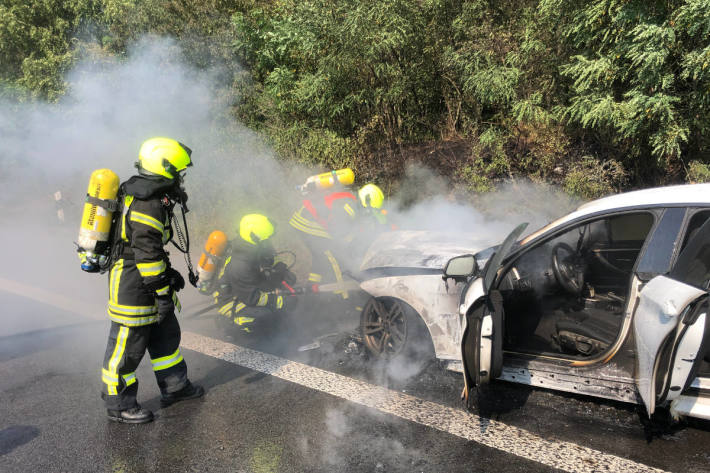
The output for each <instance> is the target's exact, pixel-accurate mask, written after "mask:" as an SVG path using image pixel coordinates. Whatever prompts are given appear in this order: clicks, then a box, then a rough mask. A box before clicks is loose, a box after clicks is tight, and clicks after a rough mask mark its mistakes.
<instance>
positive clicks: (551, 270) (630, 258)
mask: <svg viewBox="0 0 710 473" xmlns="http://www.w3.org/2000/svg"><path fill="white" fill-rule="evenodd" d="M653 222H654V215H653V214H652V213H650V212H634V213H626V214H620V215H615V216H609V217H605V218H601V219H597V220H593V221H588V222H584V223H582V224H580V225H577V226H574V227H573V228H571V229H568V230H566V231H565V232H564V233H562V234H560V235H558V236H557V237H555V238H553V239H552V240H547V241H544V242H540V243H537V244H536V245H535V246H534V247H533V248H531V249H530V250H528V251H526V252H525V253H523V254H522V255H520V256H519V257H517V258H516V259H515V260H514V261H513V262H512V266H509V268H510V269H508V270H507V272H506V273H505V275H504V276H503V278H501V280H500V283H499V285H498V289H499V290H500V292H501V294H502V295H503V308H504V311H505V331H504V341H503V349H504V350H505V351H512V352H519V353H531V354H550V355H553V356H561V357H563V358H573V359H584V358H589V357H593V356H596V355H598V354H600V353H602V352H604V351H605V350H606V349H607V348H608V347H609V346H610V345H611V344H613V342H614V340H615V339H616V337H617V335H618V333H619V331H620V329H621V326H622V322H623V315H624V311H625V309H626V305H627V298H628V292H629V285H630V283H631V277H632V273H633V269H634V266H635V264H636V260H637V259H638V256H639V254H640V252H641V248H642V247H643V245H644V242H645V240H646V238H647V237H648V234H649V232H650V230H651V227H652V226H653Z"/></svg>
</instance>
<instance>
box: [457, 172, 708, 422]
mask: <svg viewBox="0 0 710 473" xmlns="http://www.w3.org/2000/svg"><path fill="white" fill-rule="evenodd" d="M525 229H526V225H525V224H521V225H519V226H518V227H516V228H515V229H514V230H513V231H512V232H511V233H510V235H509V236H508V237H507V238H506V239H505V240H504V241H503V243H502V244H501V245H500V246H498V247H496V248H495V249H494V252H493V253H492V254H491V255H489V257H487V258H486V263H485V266H483V267H482V268H480V270H478V271H474V274H473V275H471V276H470V277H469V278H468V279H467V282H466V285H465V287H464V288H463V289H462V290H461V292H460V300H459V316H460V318H461V324H462V328H461V332H460V333H461V337H460V353H461V359H462V363H463V374H464V382H465V388H464V396H465V397H466V398H467V399H470V393H471V392H472V390H473V389H476V388H477V387H480V386H484V385H486V384H488V383H490V382H492V381H493V380H496V379H500V380H505V381H512V382H516V383H522V384H528V385H533V386H540V387H544V388H548V389H553V390H560V391H567V392H572V393H581V394H586V395H590V396H596V397H601V398H608V399H614V400H619V401H625V402H631V403H642V404H643V405H644V406H645V407H646V410H647V412H648V414H649V415H651V414H653V412H654V411H655V409H656V407H657V406H667V407H669V409H670V412H671V413H672V414H673V416H674V417H680V416H691V417H699V418H703V419H710V322H709V321H708V307H709V304H710V303H709V299H710V298H709V297H708V285H709V284H710V185H707V184H697V185H686V186H671V187H664V188H656V189H648V190H643V191H635V192H629V193H625V194H619V195H615V196H610V197H606V198H603V199H599V200H596V201H593V202H590V203H588V204H585V205H583V206H581V207H580V208H578V209H577V210H576V211H574V212H572V213H570V214H568V215H566V216H564V217H562V218H560V219H558V220H556V221H554V222H552V223H550V224H548V225H547V226H545V227H543V228H542V229H540V230H538V231H535V232H533V233H532V234H529V235H527V236H525V237H524V238H522V239H521V238H520V237H521V236H522V235H523V233H524V231H525ZM470 259H471V256H470V255H461V256H458V257H456V258H454V259H453V260H452V261H450V262H449V263H448V266H449V267H450V266H451V265H452V264H453V265H454V267H465V266H466V264H468V262H469V261H470ZM474 259H475V258H474ZM456 260H460V261H458V262H457V261H456ZM473 264H474V265H476V261H474V262H473ZM464 269H465V268H464ZM446 276H447V275H446V271H444V277H446Z"/></svg>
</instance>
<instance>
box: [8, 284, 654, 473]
mask: <svg viewBox="0 0 710 473" xmlns="http://www.w3.org/2000/svg"><path fill="white" fill-rule="evenodd" d="M0 290H4V291H7V292H10V293H13V294H17V295H20V296H24V297H27V298H28V299H33V300H36V301H39V302H41V303H43V304H47V305H52V306H54V307H57V308H59V309H62V310H65V311H70V312H73V313H76V314H78V315H83V316H85V317H90V318H92V319H96V318H98V317H97V314H96V313H95V312H94V311H90V310H87V305H85V304H83V303H81V301H79V300H77V299H70V298H68V297H65V296H62V295H61V294H57V293H53V292H51V291H46V290H43V289H38V288H35V287H32V286H28V285H26V284H22V283H18V282H15V281H11V280H8V279H4V278H0ZM90 306H91V305H89V307H90ZM182 346H183V347H184V348H187V349H190V350H194V351H196V352H198V353H202V354H204V355H208V356H211V357H214V358H218V359H221V360H224V361H228V362H230V363H234V364H236V365H239V366H243V367H245V368H249V369H251V370H254V371H258V372H261V373H265V374H268V375H271V376H274V377H276V378H279V379H283V380H285V381H289V382H292V383H296V384H299V385H301V386H304V387H307V388H310V389H314V390H317V391H321V392H324V393H327V394H330V395H332V396H336V397H339V398H341V399H345V400H347V401H351V402H354V403H357V404H360V405H363V406H366V407H369V408H372V409H377V410H379V411H381V412H384V413H387V414H391V415H394V416H397V417H400V418H402V419H405V420H408V421H411V422H416V423H418V424H421V425H424V426H427V427H431V428H434V429H437V430H440V431H442V432H447V433H449V434H452V435H455V436H457V437H461V438H463V439H466V440H471V441H474V442H477V443H480V444H481V445H485V446H487V447H491V448H495V449H497V450H500V451H503V452H506V453H510V454H512V455H516V456H518V457H520V458H525V459H527V460H532V461H534V462H538V463H541V464H543V465H547V466H550V467H552V468H558V469H560V470H565V471H569V472H574V473H587V472H590V473H591V472H598V471H634V472H662V471H663V470H659V469H656V468H652V467H650V466H647V465H644V464H641V463H636V462H634V461H632V460H629V459H626V458H621V457H617V456H615V455H610V454H607V453H604V452H601V451H599V450H594V449H591V448H587V447H583V446H581V445H577V444H574V443H570V442H560V441H556V440H547V439H544V438H542V437H539V436H537V435H535V434H532V433H530V432H528V431H526V430H524V429H520V428H518V427H513V426H509V425H506V424H504V423H502V422H499V421H496V420H493V419H488V418H485V417H479V416H477V415H475V414H472V413H470V412H467V411H465V410H463V409H454V408H451V407H447V406H443V405H441V404H437V403H434V402H430V401H425V400H423V399H419V398H416V397H414V396H409V395H407V394H403V393H400V392H398V391H393V390H390V389H387V388H384V387H381V386H376V385H373V384H369V383H366V382H364V381H359V380H356V379H353V378H348V377H347V376H343V375H339V374H337V373H333V372H330V371H326V370H322V369H320V368H315V367H313V366H309V365H306V364H303V363H298V362H295V361H291V360H287V359H285V358H280V357H278V356H274V355H270V354H268V353H262V352H259V351H256V350H252V349H249V348H244V347H240V346H238V345H233V344H231V343H227V342H223V341H221V340H216V339H214V338H210V337H205V336H203V335H199V334H197V333H192V332H183V334H182Z"/></svg>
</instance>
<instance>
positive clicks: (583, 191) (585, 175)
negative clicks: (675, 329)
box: [564, 156, 627, 199]
mask: <svg viewBox="0 0 710 473" xmlns="http://www.w3.org/2000/svg"><path fill="white" fill-rule="evenodd" d="M626 180H627V174H626V171H625V170H624V167H623V166H622V165H621V164H620V163H619V162H617V161H614V160H606V161H599V160H597V159H596V158H593V157H592V156H584V157H583V158H582V159H581V160H580V161H579V162H577V163H575V164H574V165H573V166H572V168H571V169H570V171H569V172H568V173H567V176H566V177H565V180H564V189H565V191H566V192H567V193H569V194H571V195H573V196H577V197H580V198H582V199H596V198H599V197H603V196H605V195H608V194H613V193H616V192H619V191H621V189H622V187H623V185H624V184H625V183H626Z"/></svg>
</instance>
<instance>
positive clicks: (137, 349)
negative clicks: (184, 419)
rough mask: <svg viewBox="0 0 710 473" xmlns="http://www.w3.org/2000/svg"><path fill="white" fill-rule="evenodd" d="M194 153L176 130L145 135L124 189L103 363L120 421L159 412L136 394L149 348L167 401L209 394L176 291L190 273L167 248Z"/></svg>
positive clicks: (111, 409) (109, 403)
mask: <svg viewBox="0 0 710 473" xmlns="http://www.w3.org/2000/svg"><path fill="white" fill-rule="evenodd" d="M191 153H192V152H191V150H190V149H189V148H188V147H187V146H185V145H183V144H181V143H179V142H177V141H175V140H172V139H169V138H152V139H150V140H148V141H146V142H144V143H143V145H142V146H141V149H140V152H139V156H138V162H137V163H136V167H137V168H138V173H139V175H138V176H133V177H132V178H130V179H129V180H128V181H126V182H124V183H123V184H122V185H121V187H120V190H119V199H121V202H122V206H123V209H122V213H121V215H120V217H119V221H118V222H117V225H118V226H117V228H116V229H115V231H116V234H115V237H114V254H115V255H116V256H115V262H114V263H113V265H112V267H111V271H110V273H109V302H108V315H109V318H110V319H111V330H110V332H109V337H108V345H107V347H106V355H105V357H104V363H103V370H102V381H103V392H102V397H103V399H104V400H105V402H106V408H107V411H108V417H109V419H110V420H113V421H116V422H126V423H136V424H139V423H145V422H150V421H151V420H153V413H152V412H151V411H149V410H147V409H143V408H141V407H140V405H139V404H138V402H137V401H136V395H137V392H138V380H137V379H136V373H135V371H136V368H137V367H138V364H139V363H140V361H141V359H142V358H143V355H144V354H145V351H146V350H148V353H149V354H150V360H151V364H152V365H153V371H154V373H155V377H156V380H157V382H158V386H159V387H160V392H161V406H163V407H166V406H169V405H170V404H172V403H174V402H177V401H181V400H185V399H192V398H196V397H199V396H202V394H204V389H203V388H202V387H200V386H196V385H194V384H192V383H190V381H189V379H188V378H187V365H186V364H185V360H183V357H182V353H181V352H180V348H179V345H180V326H179V325H178V321H177V318H176V317H175V308H176V306H177V307H178V310H179V302H178V300H177V296H176V292H177V291H179V290H180V289H182V288H183V287H184V286H185V281H184V280H183V278H182V276H181V275H180V273H178V272H177V271H175V270H174V269H172V268H171V266H170V260H169V259H168V254H167V253H166V252H165V250H164V248H163V247H164V246H165V245H166V244H167V243H168V242H169V241H170V239H171V238H172V228H171V224H170V222H171V217H172V212H173V207H174V206H175V205H176V204H184V203H185V201H186V200H187V195H186V194H185V192H184V190H183V189H182V187H181V185H180V184H181V177H182V176H181V173H183V172H184V170H185V169H186V168H187V167H188V166H191V165H192V161H191V157H190V156H191Z"/></svg>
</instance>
